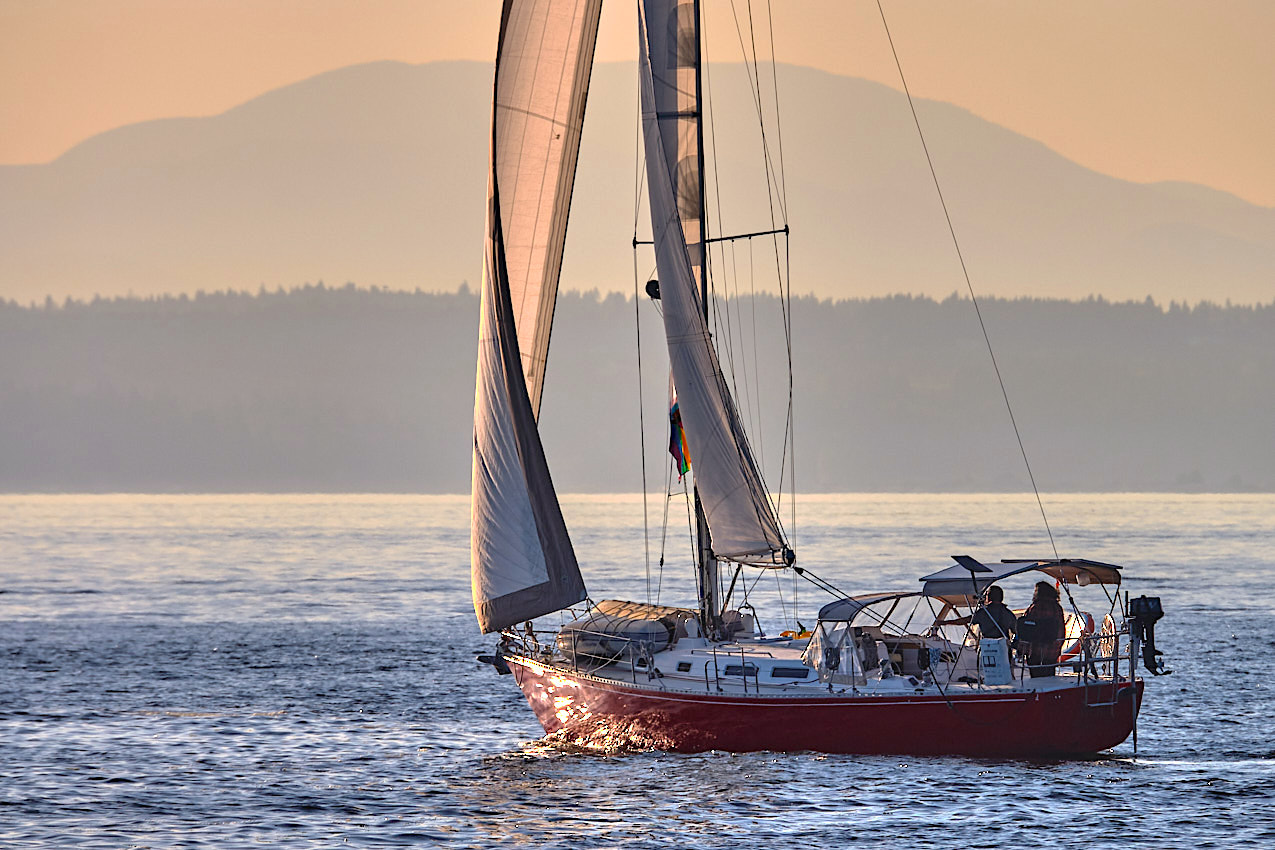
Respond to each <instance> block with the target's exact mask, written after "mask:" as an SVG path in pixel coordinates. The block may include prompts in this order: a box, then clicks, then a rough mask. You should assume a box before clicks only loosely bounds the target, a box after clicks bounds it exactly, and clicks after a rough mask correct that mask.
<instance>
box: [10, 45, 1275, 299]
mask: <svg viewBox="0 0 1275 850" xmlns="http://www.w3.org/2000/svg"><path fill="white" fill-rule="evenodd" d="M741 69H742V66H738V65H736V66H730V65H727V66H714V72H713V87H714V88H713V96H714V107H715V109H716V110H717V115H718V120H717V126H718V127H719V128H725V127H727V126H728V125H729V126H731V127H734V126H735V125H736V124H739V123H746V122H736V121H735V120H734V118H735V117H737V116H740V115H746V114H747V112H748V109H749V108H751V107H749V106H748V103H749V101H747V100H746V99H745V95H746V94H747V87H746V84H744V83H745V81H744V79H743V76H744V75H743V74H742V70H741ZM490 74H491V71H490V66H489V65H487V64H486V63H479V62H444V63H428V64H424V65H408V64H405V63H399V62H378V63H369V64H366V65H358V66H351V67H348V68H343V69H336V70H333V71H328V72H325V73H323V74H320V75H316V76H315V77H311V78H308V79H306V80H301V81H298V82H296V83H292V84H290V85H288V86H284V87H281V88H278V89H275V90H272V91H270V92H266V93H264V94H262V95H261V96H259V97H257V98H254V99H252V100H250V101H247V102H245V103H243V104H240V105H238V106H236V107H234V108H232V109H230V110H227V111H225V112H223V113H221V114H219V115H216V116H204V117H177V118H167V119H157V120H156V121H151V122H144V123H142V124H134V125H128V126H126V127H122V128H116V129H115V130H112V131H108V132H107V133H103V134H99V135H98V136H94V137H93V138H91V139H87V140H85V141H84V142H81V143H80V144H79V145H76V146H75V147H73V148H71V149H70V150H68V151H66V152H64V153H63V154H62V156H60V157H58V158H57V159H56V160H54V161H52V162H50V163H47V164H44V165H21V166H0V225H2V226H0V295H3V296H4V297H9V298H15V297H16V298H19V299H20V300H41V299H42V298H43V297H44V295H46V294H51V295H53V296H54V297H55V298H58V299H61V298H63V297H65V296H67V295H74V296H76V297H89V296H91V295H92V294H95V293H102V294H107V295H110V294H115V293H122V292H128V291H134V292H140V293H152V292H165V291H172V290H180V291H194V290H195V289H200V288H202V289H216V288H249V289H255V288H256V287H257V286H258V285H261V284H265V285H267V286H270V287H274V286H284V287H290V286H295V285H298V284H301V283H304V282H306V281H314V280H319V279H323V280H329V281H337V282H344V281H347V280H350V281H356V282H358V283H360V284H364V285H380V286H386V287H389V288H397V289H407V290H410V289H414V288H418V287H419V288H425V289H432V290H439V289H453V288H455V287H456V286H457V285H458V284H459V283H460V281H462V280H470V281H473V280H475V279H476V277H477V274H478V270H479V268H480V262H479V259H480V250H481V228H482V217H483V209H484V201H485V183H486V161H485V160H486V150H487V136H488V133H489V125H488V121H489V109H490V106H489V102H490ZM778 74H779V79H780V91H781V94H782V95H783V96H784V112H783V114H784V118H785V126H784V140H785V144H786V145H787V146H788V151H787V160H788V167H787V172H788V173H787V178H788V187H789V198H788V201H789V209H790V218H791V221H790V223H791V225H792V228H793V234H794V236H793V239H794V251H793V287H794V291H803V292H805V291H809V292H812V293H814V294H816V295H819V296H827V297H863V296H871V295H881V294H887V293H889V292H896V291H906V292H919V293H926V294H932V295H939V296H941V295H942V294H943V293H945V292H947V291H950V290H951V289H953V288H957V287H958V286H963V281H961V280H960V279H959V277H958V274H959V268H958V267H957V266H956V264H955V261H954V257H953V255H952V251H951V240H950V237H949V236H948V234H947V231H946V225H945V223H944V222H943V216H942V211H941V209H939V207H938V203H937V200H936V198H935V195H934V189H933V185H932V184H931V183H930V182H929V181H930V178H929V173H928V170H927V169H926V168H925V165H924V159H923V154H922V153H921V151H920V145H919V142H918V141H917V139H916V133H915V128H914V127H913V126H912V125H911V116H910V113H908V112H907V111H906V101H905V100H904V98H903V95H902V94H900V93H898V92H897V91H895V90H893V89H891V88H889V87H887V86H884V85H881V84H878V83H872V82H869V81H866V80H857V79H854V78H849V77H840V76H837V75H834V74H830V73H827V72H822V71H817V70H813V69H807V68H801V67H799V66H786V65H781V66H780V67H779V69H778ZM632 89H633V86H632V66H631V65H630V64H626V63H612V64H600V65H598V66H597V68H595V73H594V81H593V85H592V90H591V95H590V105H589V111H588V115H587V118H586V126H585V132H584V139H583V143H582V148H581V160H580V167H579V172H578V177H577V183H576V191H575V204H574V213H575V214H574V215H573V216H572V221H571V227H570V230H569V235H568V245H567V253H566V259H565V261H564V267H563V285H564V286H565V287H567V288H578V289H582V290H585V289H589V288H592V287H594V286H597V287H599V288H602V289H604V290H612V291H628V290H631V288H632V281H631V280H630V279H629V277H630V272H628V271H627V270H630V269H631V268H632V257H631V249H630V244H629V243H630V242H631V239H632V233H631V227H632V221H633V206H632V196H631V193H630V192H629V191H628V190H627V188H626V190H625V191H616V187H617V186H626V184H629V182H630V178H631V176H632V174H633V168H634V165H633V161H632V157H633V133H634V129H635V120H634V117H633V115H634V108H635V104H634V95H633V91H632ZM917 108H918V112H919V114H920V115H921V118H922V123H923V125H924V126H925V129H926V135H927V139H928V140H929V141H930V146H931V152H932V154H933V156H934V161H935V166H936V168H937V169H938V171H939V174H940V178H941V179H942V181H943V187H944V193H945V195H946V196H947V197H948V201H949V207H950V208H951V210H952V218H953V222H954V224H955V225H956V228H957V232H958V235H959V236H960V239H961V244H962V247H963V249H965V251H966V253H967V259H969V260H970V262H971V269H972V274H973V275H974V283H975V287H976V290H977V291H978V292H979V293H980V294H997V295H1003V296H1010V297H1012V296H1014V295H1018V294H1023V295H1035V294H1039V295H1047V296H1051V297H1070V298H1076V297H1084V296H1086V295H1088V294H1092V293H1097V294H1103V295H1105V296H1107V297H1109V298H1113V299H1122V298H1127V299H1134V300H1138V299H1141V298H1143V297H1145V296H1146V295H1152V296H1153V297H1155V298H1157V299H1158V300H1161V301H1169V300H1183V301H1199V300H1208V299H1212V300H1219V301H1220V300H1225V299H1230V300H1232V301H1235V302H1237V303H1262V302H1264V301H1265V300H1266V299H1267V298H1268V297H1269V295H1270V293H1271V290H1272V287H1271V283H1272V280H1271V274H1270V270H1271V269H1272V268H1275V209H1271V208H1265V207H1258V206H1256V205H1252V204H1249V203H1247V202H1245V201H1243V200H1242V199H1240V198H1237V197H1236V196H1234V195H1230V194H1229V193H1224V192H1222V191H1221V190H1216V189H1211V188H1209V187H1201V186H1198V185H1196V184H1185V185H1183V184H1174V183H1153V184H1137V183H1130V182H1129V181H1124V180H1121V179H1119V178H1116V177H1111V176H1109V175H1102V174H1100V173H1098V172H1095V171H1092V170H1091V169H1087V168H1085V167H1084V166H1080V165H1078V164H1076V163H1073V162H1071V161H1070V160H1067V159H1066V158H1065V157H1062V156H1061V155H1060V154H1058V153H1057V152H1056V151H1053V150H1052V149H1050V148H1049V147H1048V146H1047V145H1045V144H1044V143H1042V142H1039V141H1037V140H1031V139H1026V137H1023V136H1020V135H1018V134H1016V133H1014V132H1013V131H1011V130H1008V129H1007V128H1004V127H1002V126H1000V125H996V124H993V123H991V122H988V121H986V120H985V119H981V118H979V117H978V116H976V115H975V114H974V113H972V112H970V111H969V110H966V109H964V108H963V107H959V106H954V105H951V104H942V103H938V102H933V101H924V100H922V101H918V102H917ZM718 133H719V136H718V139H717V141H718V143H719V144H718V145H717V148H718V161H717V162H718V166H719V169H720V170H721V171H722V172H723V174H725V175H726V177H725V178H724V179H723V183H722V194H723V204H724V206H725V207H726V216H727V217H726V219H725V221H724V224H723V226H724V227H725V228H726V229H727V230H729V231H735V230H738V231H748V230H754V229H761V228H760V227H758V226H757V225H758V224H759V223H761V224H766V223H768V222H769V217H768V214H767V213H766V212H765V209H766V206H765V195H764V192H758V191H757V188H756V187H758V186H763V187H764V175H763V172H762V170H761V169H760V167H759V166H758V160H759V156H758V153H757V151H758V150H759V147H758V145H757V142H756V139H755V138H754V137H752V136H750V135H749V134H747V133H743V132H740V133H737V134H736V133H732V132H726V131H725V129H719V131H718ZM586 210H587V214H586V213H584V212H582V211H586Z"/></svg>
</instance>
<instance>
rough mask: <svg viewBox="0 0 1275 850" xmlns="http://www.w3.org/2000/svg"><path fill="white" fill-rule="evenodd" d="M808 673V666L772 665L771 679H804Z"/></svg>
mask: <svg viewBox="0 0 1275 850" xmlns="http://www.w3.org/2000/svg"><path fill="white" fill-rule="evenodd" d="M809 675H810V668H809V667H772V668H771V669H770V676H771V678H772V679H805V678H806V677H807V676H809Z"/></svg>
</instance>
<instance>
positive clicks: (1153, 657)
mask: <svg viewBox="0 0 1275 850" xmlns="http://www.w3.org/2000/svg"><path fill="white" fill-rule="evenodd" d="M1163 616H1164V609H1163V608H1162V607H1161V606H1160V597H1158V596H1139V597H1138V598H1137V599H1132V600H1130V601H1129V631H1130V633H1131V634H1132V635H1133V638H1134V640H1136V641H1138V642H1140V643H1141V644H1142V666H1143V667H1145V668H1147V672H1148V673H1150V674H1151V675H1153V676H1164V675H1167V674H1169V673H1172V672H1173V671H1172V670H1165V669H1164V662H1163V661H1161V660H1160V658H1159V656H1161V655H1163V654H1164V653H1162V652H1161V651H1160V650H1158V649H1156V648H1155V624H1156V621H1158V620H1160V619H1161V618H1162V617H1163Z"/></svg>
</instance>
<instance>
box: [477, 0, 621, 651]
mask: <svg viewBox="0 0 1275 850" xmlns="http://www.w3.org/2000/svg"><path fill="white" fill-rule="evenodd" d="M600 7H601V0H575V2H571V0H566V1H565V2H564V0H505V4H504V10H503V13H502V16H501V22H500V44H499V47H498V48H497V52H496V79H495V97H494V101H493V106H492V137H491V172H490V174H489V176H488V205H487V238H486V244H485V252H484V256H483V284H482V314H481V318H480V320H479V332H478V379H477V387H476V391H475V398H474V462H473V477H472V490H473V498H472V503H471V508H470V576H471V584H472V589H473V596H474V610H475V612H476V613H477V614H478V622H479V625H480V626H481V627H482V629H483V631H484V632H492V631H497V630H499V629H502V628H505V627H507V626H511V625H514V624H516V623H520V622H523V621H524V620H528V619H531V618H533V617H538V616H541V615H543V614H547V613H550V612H552V611H557V610H560V609H562V608H565V607H566V606H568V605H572V604H574V603H576V602H580V601H581V600H583V599H584V598H585V589H584V581H583V579H582V578H581V576H580V568H579V566H578V565H577V563H576V558H575V552H574V550H573V549H572V547H571V539H570V537H568V535H567V528H566V523H565V522H564V521H563V519H562V510H561V508H560V507H559V505H558V497H557V494H556V493H555V492H554V489H553V482H552V480H551V479H550V476H549V468H548V465H547V464H546V462H545V456H544V449H543V447H542V446H541V443H540V434H539V431H538V430H537V427H536V416H537V414H538V412H539V407H540V396H541V392H542V390H543V386H544V367H545V359H546V356H547V353H548V349H549V332H550V328H551V326H552V323H553V309H554V303H555V301H556V298H557V290H558V275H559V271H560V269H561V264H562V246H563V242H564V240H565V238H566V230H567V214H568V212H569V210H570V206H571V190H572V186H573V184H574V182H575V170H576V158H577V155H578V153H579V149H580V130H581V127H582V124H583V121H584V105H585V99H586V96H587V94H588V88H589V73H590V70H591V68H592V65H593V52H594V44H595V42H596V38H597V30H598V14H599V10H600Z"/></svg>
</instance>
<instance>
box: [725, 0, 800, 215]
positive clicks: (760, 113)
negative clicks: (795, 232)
mask: <svg viewBox="0 0 1275 850" xmlns="http://www.w3.org/2000/svg"><path fill="white" fill-rule="evenodd" d="M748 2H749V5H748V26H749V40H750V41H751V42H752V44H753V50H752V56H753V62H752V65H749V64H748V53H749V51H748V48H747V46H745V44H744V30H743V27H742V26H740V22H739V12H738V11H737V10H736V8H735V0H731V4H730V11H731V15H732V16H734V18H735V33H736V35H737V36H738V37H739V50H740V52H741V53H742V54H743V56H744V71H745V73H746V74H747V75H748V87H749V94H750V95H751V96H752V99H753V106H754V107H756V109H757V124H758V126H759V128H760V131H761V149H762V167H763V170H764V171H765V172H766V194H767V195H768V196H769V201H770V223H771V226H772V227H773V226H774V223H775V198H774V192H773V191H771V190H772V189H773V187H774V183H775V180H774V172H775V167H774V163H773V161H772V159H771V156H770V145H769V143H768V142H767V139H766V113H765V109H764V107H763V104H762V99H761V81H760V79H759V76H760V74H759V72H758V71H757V40H756V38H755V36H754V35H753V33H752V26H753V21H752V0H748ZM781 212H782V214H783V220H784V222H785V223H787V221H788V209H787V206H786V205H785V206H784V207H783V208H782V210H781Z"/></svg>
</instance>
